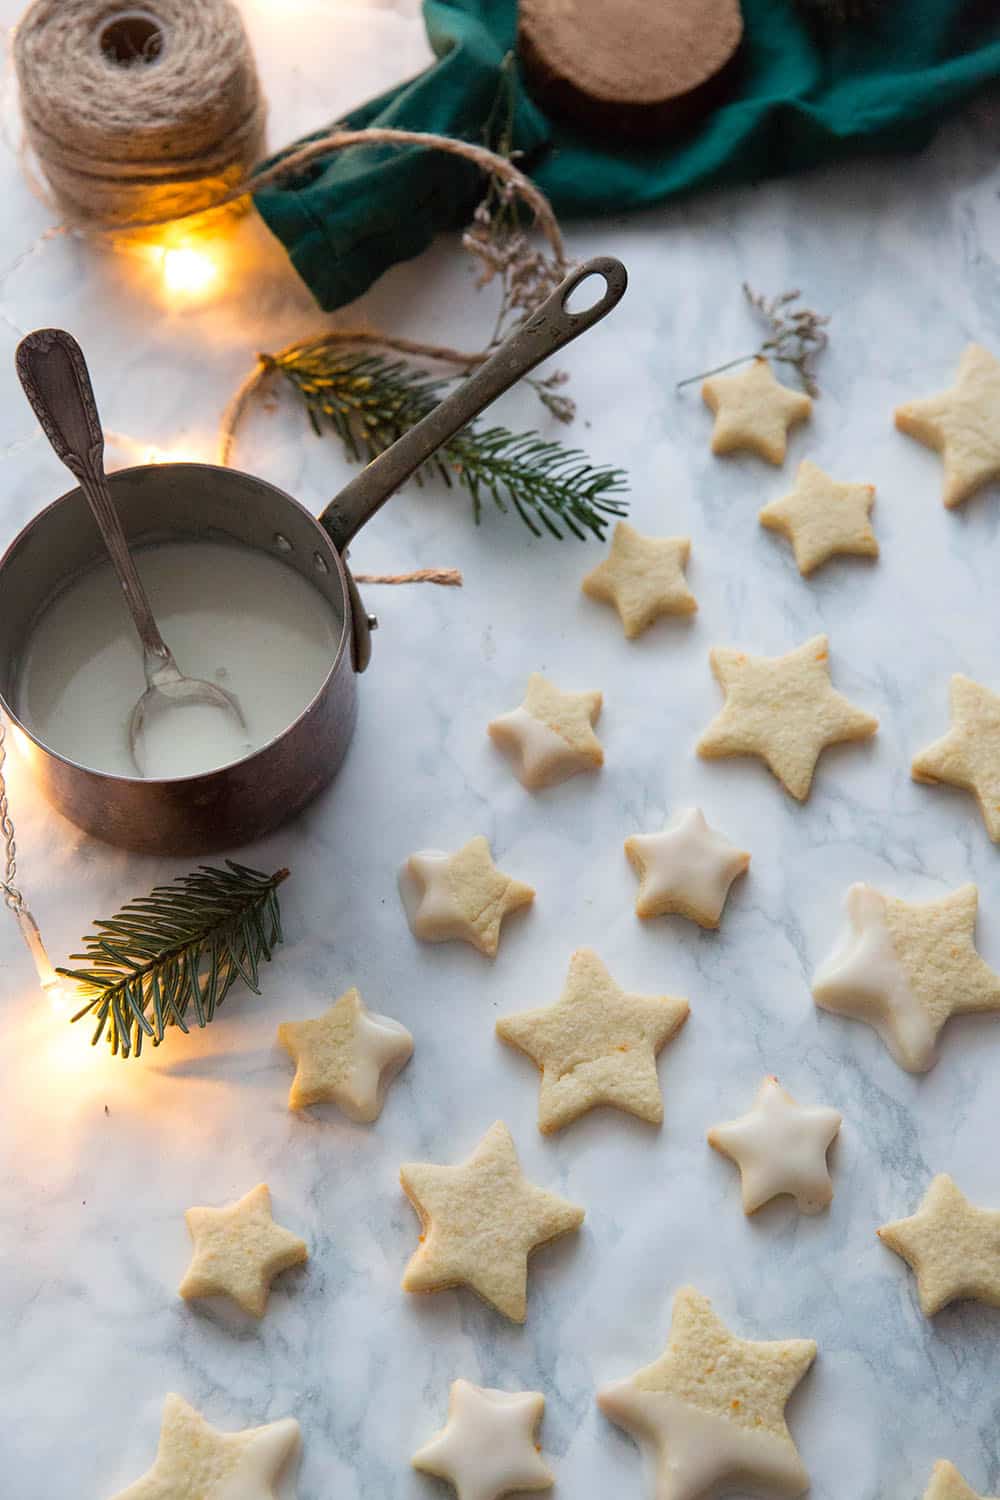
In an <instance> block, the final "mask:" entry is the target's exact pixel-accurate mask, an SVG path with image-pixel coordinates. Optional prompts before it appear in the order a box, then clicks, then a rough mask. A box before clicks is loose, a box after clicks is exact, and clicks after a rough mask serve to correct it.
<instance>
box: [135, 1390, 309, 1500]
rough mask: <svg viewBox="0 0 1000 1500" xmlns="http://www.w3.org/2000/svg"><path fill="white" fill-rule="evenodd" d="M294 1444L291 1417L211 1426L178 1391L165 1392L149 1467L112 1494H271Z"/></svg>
mask: <svg viewBox="0 0 1000 1500" xmlns="http://www.w3.org/2000/svg"><path fill="white" fill-rule="evenodd" d="M298 1446H299V1424H298V1422H296V1421H294V1420H293V1419H292V1418H291V1417H284V1418H283V1419H282V1420H281V1421H280V1422H268V1424H267V1426H266V1427H248V1428H246V1429H245V1430H244V1431H243V1432H217V1431H216V1429H215V1428H214V1427H210V1426H209V1424H208V1423H207V1422H206V1421H205V1419H204V1417H203V1416H201V1415H200V1413H199V1412H196V1411H195V1409H194V1407H193V1406H189V1405H188V1403H187V1402H186V1401H185V1400H184V1399H183V1397H181V1396H175V1395H169V1396H168V1397H167V1399H166V1401H165V1402H164V1403H163V1421H162V1423H161V1426H160V1444H159V1447H158V1448H157V1451H156V1461H155V1463H154V1464H153V1467H152V1468H151V1469H150V1470H149V1472H148V1473H147V1474H144V1475H143V1477H142V1478H141V1479H137V1480H136V1481H135V1483H134V1484H130V1485H129V1487H128V1489H126V1490H122V1491H121V1493H120V1494H119V1495H118V1496H116V1500H234V1497H235V1496H237V1495H239V1496H240V1497H241V1500H273V1497H274V1494H275V1490H274V1486H275V1483H276V1481H277V1480H278V1479H279V1478H280V1476H281V1471H282V1469H283V1468H284V1467H285V1464H286V1463H287V1462H288V1460H289V1459H290V1458H291V1457H292V1455H293V1453H294V1452H295V1451H296V1449H297V1448H298Z"/></svg>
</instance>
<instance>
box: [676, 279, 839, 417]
mask: <svg viewBox="0 0 1000 1500" xmlns="http://www.w3.org/2000/svg"><path fill="white" fill-rule="evenodd" d="M743 295H744V297H746V299H747V301H748V302H749V304H750V306H751V307H752V308H753V309H754V310H755V311H756V312H758V313H760V315H761V317H762V318H764V320H765V322H766V323H767V326H768V328H769V330H770V332H769V335H768V337H767V338H766V339H765V340H764V341H763V343H762V344H761V345H760V347H759V348H757V349H754V350H753V352H752V353H751V354H740V355H738V356H737V358H736V359H728V360H726V362H725V364H722V365H715V366H714V367H713V368H712V369H711V370H702V371H701V373H700V374H699V375H688V376H687V377H686V378H685V379H684V380H679V381H678V382H677V389H678V390H681V389H682V388H683V387H684V386H686V385H693V384H694V382H695V381H696V380H705V379H707V378H708V376H710V375H721V374H722V372H723V370H732V369H734V368H735V366H736V365H746V364H749V363H750V361H751V360H752V359H773V360H775V361H776V362H777V363H778V364H782V365H791V366H792V367H793V369H795V370H797V371H798V375H799V379H800V380H801V381H802V386H803V389H804V390H805V391H806V392H807V393H808V394H809V395H810V396H818V395H819V386H818V384H817V383H816V358H817V356H818V355H820V354H822V352H823V350H824V349H825V348H826V346H827V344H828V343H829V342H830V336H829V334H828V333H827V331H826V330H827V326H828V324H829V322H830V319H829V317H827V316H824V315H823V314H822V313H816V312H813V311H812V309H811V308H808V307H795V306H794V304H795V303H796V302H797V301H798V300H799V298H800V297H801V295H802V293H801V292H800V291H799V290H798V289H797V288H796V289H794V290H792V291H789V292H779V293H778V295H777V296H776V297H765V296H764V295H763V294H762V293H761V292H755V291H754V290H753V288H752V287H751V286H749V285H748V283H747V282H745V281H744V283H743Z"/></svg>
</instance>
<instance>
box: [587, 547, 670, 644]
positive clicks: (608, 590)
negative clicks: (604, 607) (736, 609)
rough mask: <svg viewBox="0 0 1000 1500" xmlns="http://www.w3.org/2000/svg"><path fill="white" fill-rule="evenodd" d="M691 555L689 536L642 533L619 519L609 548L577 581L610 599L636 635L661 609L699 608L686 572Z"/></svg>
mask: <svg viewBox="0 0 1000 1500" xmlns="http://www.w3.org/2000/svg"><path fill="white" fill-rule="evenodd" d="M690 555H691V538H690V537H687V536H665V537H658V536H643V535H642V533H641V532H638V531H636V529H635V527H634V526H630V525H629V523H628V522H627V521H619V522H618V524H617V526H616V527H615V530H614V535H613V537H612V538H611V550H610V552H609V553H608V555H607V557H606V558H605V559H604V561H603V562H600V563H598V564H597V567H596V568H592V569H591V571H590V572H589V573H588V574H587V576H586V577H585V578H584V580H583V583H582V585H581V587H582V588H583V592H584V593H585V594H587V595H589V596H590V598H591V599H601V600H603V601H604V603H605V604H613V605H614V607H615V609H617V611H618V613H619V615H620V616H621V622H622V625H623V626H624V627H625V634H626V635H627V636H628V638H629V640H634V639H635V637H636V636H637V635H641V634H642V632H643V631H644V630H646V629H647V628H648V627H649V626H650V625H652V623H653V621H654V620H658V619H659V618H660V616H661V615H693V614H694V612H695V610H696V609H697V608H698V601H697V599H696V598H695V597H694V595H693V594H692V592H691V590H690V589H689V588H688V586H687V581H686V579H685V577H684V569H685V567H686V565H687V560H688V558H689V557H690Z"/></svg>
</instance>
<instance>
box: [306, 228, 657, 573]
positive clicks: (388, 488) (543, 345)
mask: <svg viewBox="0 0 1000 1500" xmlns="http://www.w3.org/2000/svg"><path fill="white" fill-rule="evenodd" d="M591 276H601V277H603V278H604V293H603V295H602V296H601V297H600V298H599V299H598V301H597V302H595V303H594V304H593V305H592V306H590V307H588V308H585V309H584V310H583V311H581V312H571V311H570V310H569V308H568V307H567V306H566V303H567V301H568V299H569V297H570V294H571V293H572V292H574V291H575V290H576V288H577V287H578V286H579V285H580V283H581V282H582V281H586V280H588V279H589V278H590V277H591ZM627 285H628V274H627V272H626V270H625V267H624V266H623V265H622V263H621V261H620V260H615V259H614V258H613V257H612V256H610V255H597V256H595V257H594V258H593V260H588V261H585V262H584V264H583V265H582V266H578V267H577V269H576V270H575V271H573V272H572V274H571V275H569V276H567V277H566V279H565V281H563V282H561V283H560V284H559V286H557V287H556V289H555V291H554V292H553V293H552V295H551V296H550V297H548V298H547V299H546V300H545V301H544V302H543V303H542V305H541V307H539V308H538V309H537V311H536V312H534V313H532V315H531V317H530V318H528V319H527V320H526V321H525V322H524V323H523V324H522V325H521V327H520V328H518V329H517V330H516V331H515V332H514V333H512V334H511V336H510V338H508V339H505V340H504V342H503V343H502V344H501V345H500V347H499V349H497V351H496V353H495V354H492V355H491V356H490V358H489V359H488V360H486V361H485V363H484V364H482V365H480V367H479V369H478V370H476V371H475V372H474V374H472V375H470V376H468V378H467V379H465V380H463V381H461V382H460V383H459V384H458V385H457V386H456V387H455V389H454V390H453V391H452V392H451V394H450V395H449V396H446V397H445V399H444V400H443V401H442V402H441V403H440V405H439V406H436V407H435V408H434V410H433V411H431V412H428V414H427V416H426V417H424V418H423V419H422V420H421V421H420V422H417V424H416V425H415V426H414V427H411V428H410V430H409V431H408V432H405V433H404V434H403V436H402V437H401V438H398V439H397V440H396V442H394V443H393V444H392V447H391V448H387V449H386V450H385V452H384V453H380V454H379V456H378V458H375V459H373V460H372V462H371V463H370V464H368V465H367V467H366V468H364V469H362V471H361V473H360V474H359V475H358V476H357V478H356V479H352V480H351V483H350V484H349V485H347V486H346V487H345V488H344V489H342V490H341V491H340V494H339V495H337V496H335V498H334V499H333V500H331V501H330V504H329V505H328V506H327V508H326V510H325V511H324V512H323V514H322V515H321V516H320V521H321V523H322V524H323V526H325V528H326V530H327V531H328V532H329V533H330V535H331V537H332V538H333V541H334V544H335V545H336V547H337V549H338V550H339V551H343V550H344V548H345V547H346V546H347V544H348V543H349V542H350V540H351V538H352V537H353V536H355V535H356V534H357V532H358V531H359V530H360V529H361V527H362V526H363V525H364V524H365V522H366V521H367V520H369V519H370V517H372V516H373V515H374V514H375V512H376V511H377V510H378V509H379V507H380V506H382V505H384V504H385V502H386V501H387V500H388V499H389V498H390V496H392V495H394V494H395V493H396V491H397V490H398V489H399V487H400V485H402V484H404V483H405V481H406V480H407V479H409V478H410V476H411V475H412V474H414V473H416V471H417V469H419V468H420V466H421V465H422V464H425V463H426V462H427V460H428V459H429V458H430V457H431V455H432V454H433V453H434V452H436V450H437V449H438V448H440V447H441V445H442V444H443V443H446V442H448V440H449V438H453V437H454V436H455V434H456V432H460V431H461V429H462V428H463V427H465V426H466V424H467V423H469V422H471V421H472V419H473V418H474V417H477V416H478V415H479V413H480V412H481V411H483V410H485V408H486V407H487V406H489V405H490V403H491V402H492V401H495V400H496V398H497V397H498V396H501V395H503V393H504V391H506V390H509V389H510V387H511V386H512V385H515V384H516V383H517V381H519V380H520V379H521V377H522V376H523V375H527V374H528V373H529V372H530V371H531V370H533V369H534V368H535V366H536V365H539V364H541V362H542V360H543V359H548V358H549V356H550V355H552V354H555V352H556V351H557V350H558V349H562V348H564V347H565V345H566V344H568V343H570V342H571V341H572V340H573V339H575V338H578V337H579V335H580V334H581V333H586V331H587V329H588V328H593V326H594V324H595V323H599V322H600V320H601V319H602V318H603V317H604V316H605V315H606V314H607V313H609V312H610V311H611V309H612V308H613V307H616V306H617V305H618V303H619V302H620V301H621V299H622V297H623V295H624V293H625V288H626V286H627Z"/></svg>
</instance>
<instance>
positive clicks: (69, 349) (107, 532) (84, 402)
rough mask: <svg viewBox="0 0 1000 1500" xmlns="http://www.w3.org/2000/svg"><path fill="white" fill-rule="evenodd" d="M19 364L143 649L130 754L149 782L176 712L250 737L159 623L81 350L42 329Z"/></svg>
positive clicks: (230, 701)
mask: <svg viewBox="0 0 1000 1500" xmlns="http://www.w3.org/2000/svg"><path fill="white" fill-rule="evenodd" d="M16 362H17V373H18V377H19V378H20V381H21V384H22V386H23V387H24V394H25V395H26V396H27V398H28V400H29V401H30V402H31V405H32V407H33V408H34V412H35V416H36V417H37V418H38V420H39V422H40V423H41V425H42V430H43V431H44V433H45V436H46V437H47V438H48V440H49V442H50V443H51V445H52V449H53V451H54V453H55V454H56V456H57V457H58V458H60V459H62V461H63V463H64V464H65V465H66V467H67V469H69V471H70V473H72V474H73V475H74V476H75V478H76V480H77V482H78V483H79V485H80V488H81V489H82V490H83V493H84V494H85V495H86V497H87V501H88V503H89V505H90V508H91V510H92V511H93V513H94V519H95V521H96V522H97V525H98V528H99V529H100V533H101V536H102V537H103V538H104V545H105V546H106V547H107V549H108V556H109V557H110V559H111V564H112V567H113V568H114V570H115V572H116V573H117V575H118V582H119V583H120V584H121V586H122V592H123V593H124V595H125V603H126V604H127V605H128V608H129V613H130V614H131V616H132V621H133V624H134V625H135V628H136V631H137V632H138V635H139V640H140V641H141V643H142V662H143V669H144V670H145V673H146V691H145V692H144V693H143V695H142V697H141V698H140V699H139V701H138V703H137V704H136V705H135V707H134V708H133V710H132V713H131V716H130V718H129V723H128V739H129V750H130V751H131V754H132V759H133V761H134V762H135V766H136V769H137V770H138V772H139V775H140V776H144V775H145V770H146V764H147V754H146V752H147V748H148V747H147V742H146V736H147V733H148V730H149V726H150V725H151V724H152V723H153V721H154V720H155V719H157V718H159V717H160V716H161V715H162V714H164V713H168V712H170V711H172V710H173V709H175V708H177V707H187V706H190V705H191V704H199V703H200V704H206V705H208V706H210V707H212V708H216V709H218V710H219V711H220V712H221V713H223V714H225V715H226V717H227V719H228V720H229V722H230V724H231V725H232V726H233V727H234V728H236V729H239V730H242V731H243V733H244V734H245V733H246V720H245V719H244V717H243V710H242V709H241V708H240V705H239V702H238V700H237V699H236V698H234V697H233V695H232V693H227V692H226V690H225V689H224V688H220V687H217V686H216V685H215V683H212V682H202V681H200V679H199V678H197V677H185V676H184V674H183V673H182V672H181V671H180V669H179V667H178V666H177V663H176V662H175V661H174V658H173V654H172V653H171V651H170V648H169V646H168V645H167V644H166V642H165V641H164V639H163V637H162V635H161V634H160V632H159V630H158V628H157V625H156V621H155V620H154V619H153V611H152V610H151V609H150V607H149V600H148V598H147V597H146V590H145V588H144V587H143V584H142V579H141V578H140V577H139V574H138V571H137V569H136V566H135V562H134V560H133V558H132V554H131V552H130V551H129V546H128V542H127V541H126V539H125V532H124V530H123V528H122V523H121V520H120V518H119V516H118V512H117V511H116V509H115V504H114V501H113V500H112V498H111V491H110V489H109V488H108V479H107V475H106V474H105V472H104V433H103V431H102V429H101V421H100V418H99V416H98V414H97V402H96V401H95V400H94V390H93V387H92V385H91V383H90V374H89V372H88V370H87V362H86V360H85V359H84V357H83V350H82V349H81V348H80V345H79V344H78V343H77V341H76V339H75V338H74V337H73V335H72V334H70V333H66V332H65V330H63V329H62V328H39V329H37V330H36V332H34V333H29V334H28V336H27V338H25V339H22V340H21V342H20V344H19V345H18V347H17V355H16Z"/></svg>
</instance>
